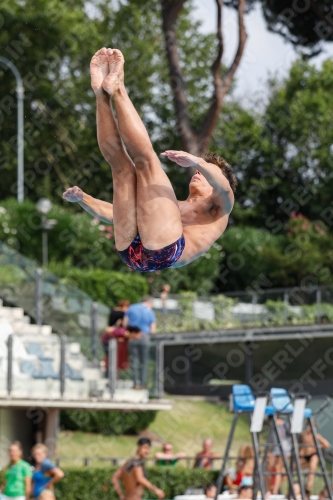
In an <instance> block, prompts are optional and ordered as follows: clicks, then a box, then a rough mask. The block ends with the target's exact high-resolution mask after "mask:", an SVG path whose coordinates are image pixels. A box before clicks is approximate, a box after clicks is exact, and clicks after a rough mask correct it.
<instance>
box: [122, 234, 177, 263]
mask: <svg viewBox="0 0 333 500" xmlns="http://www.w3.org/2000/svg"><path fill="white" fill-rule="evenodd" d="M184 248H185V238H184V236H183V235H182V236H181V237H180V238H179V239H178V240H177V241H176V242H175V243H171V245H168V246H166V247H164V248H161V249H160V250H148V249H147V248H144V246H143V245H142V242H141V238H140V236H137V237H136V238H135V240H134V241H133V242H132V243H131V245H130V246H129V247H128V248H126V250H121V251H118V250H117V252H118V254H119V256H120V258H121V260H122V261H123V262H125V264H126V265H127V266H128V267H130V268H131V269H134V270H135V271H141V272H147V271H160V270H162V269H167V268H168V267H171V266H173V264H175V263H176V262H177V260H178V259H179V258H180V257H181V255H182V253H183V251H184Z"/></svg>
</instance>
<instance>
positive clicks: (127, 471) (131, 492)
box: [120, 459, 143, 500]
mask: <svg viewBox="0 0 333 500" xmlns="http://www.w3.org/2000/svg"><path fill="white" fill-rule="evenodd" d="M134 469H135V467H133V459H130V460H128V461H127V462H126V463H125V464H124V465H123V467H122V471H121V476H120V479H121V481H122V483H123V486H124V490H125V498H126V500H141V499H142V493H143V488H142V486H141V485H140V484H138V482H137V480H136V475H135V470H134Z"/></svg>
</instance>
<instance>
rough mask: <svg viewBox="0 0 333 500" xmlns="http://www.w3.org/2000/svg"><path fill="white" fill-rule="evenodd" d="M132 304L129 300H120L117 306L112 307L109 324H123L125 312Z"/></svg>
mask: <svg viewBox="0 0 333 500" xmlns="http://www.w3.org/2000/svg"><path fill="white" fill-rule="evenodd" d="M129 306H130V301H129V300H124V299H123V300H120V301H119V302H118V304H117V305H116V307H113V308H111V309H110V315H109V326H123V319H124V316H125V313H126V312H127V310H128V308H129Z"/></svg>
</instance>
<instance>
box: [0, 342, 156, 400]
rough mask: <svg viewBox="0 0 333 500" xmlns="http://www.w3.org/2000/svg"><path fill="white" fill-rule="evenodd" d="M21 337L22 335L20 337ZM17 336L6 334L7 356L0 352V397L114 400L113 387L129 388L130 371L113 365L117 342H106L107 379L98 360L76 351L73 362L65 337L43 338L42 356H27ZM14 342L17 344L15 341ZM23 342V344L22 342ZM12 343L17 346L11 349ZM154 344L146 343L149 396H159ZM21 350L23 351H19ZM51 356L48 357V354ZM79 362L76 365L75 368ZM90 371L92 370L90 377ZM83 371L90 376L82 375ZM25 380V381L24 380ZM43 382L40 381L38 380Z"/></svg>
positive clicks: (114, 390)
mask: <svg viewBox="0 0 333 500" xmlns="http://www.w3.org/2000/svg"><path fill="white" fill-rule="evenodd" d="M23 340H24V337H23ZM23 340H22V337H21V336H17V335H15V334H10V335H8V338H7V341H6V343H7V356H4V353H2V354H1V357H0V364H1V368H2V370H3V364H2V363H3V361H4V366H6V376H5V377H0V397H12V396H15V397H23V398H26V397H31V396H33V397H34V398H37V399H44V398H46V399H49V398H55V399H62V398H67V399H68V398H69V399H89V398H96V397H97V398H98V397H101V398H105V397H108V398H109V399H111V400H112V399H114V397H115V394H116V391H117V389H124V386H125V388H127V389H128V388H131V383H130V384H127V385H126V381H128V382H131V381H130V372H129V371H128V370H127V371H126V373H124V371H119V370H118V368H117V365H118V363H117V341H116V340H115V339H111V340H110V341H109V357H108V378H106V377H105V374H104V367H102V366H101V363H94V362H92V361H89V360H87V359H86V358H85V356H84V355H83V354H82V353H81V352H78V353H76V354H75V356H74V361H73V359H72V358H71V353H70V352H69V347H70V343H69V342H68V339H67V337H66V336H64V335H63V336H61V337H60V338H59V337H57V336H55V335H54V336H52V337H50V338H47V341H48V343H49V346H48V350H47V352H46V353H45V354H46V355H45V356H44V355H41V354H36V355H31V354H30V355H29V354H26V353H25V352H24V351H25V349H24V342H23ZM15 342H17V344H15ZM22 344H23V345H22ZM15 345H16V347H17V348H19V349H21V352H20V353H17V352H15ZM157 347H158V346H157V345H156V344H150V345H149V358H148V370H147V371H148V380H147V383H148V386H147V388H148V390H149V396H150V397H154V398H156V397H159V398H162V397H163V387H162V389H161V388H160V392H159V388H158V386H157V380H158V377H157V374H160V373H162V372H163V370H162V368H161V365H158V363H159V362H160V361H159V358H158V356H157V355H156V349H157ZM22 351H23V352H22ZM50 355H51V357H50ZM78 361H79V364H80V368H77V369H74V368H73V366H72V364H73V365H74V366H76V367H77V362H78ZM91 371H93V372H94V375H93V377H92V378H91ZM87 372H89V373H90V375H87V376H86V375H85V374H86V373H87ZM28 381H29V383H28ZM41 381H43V382H41Z"/></svg>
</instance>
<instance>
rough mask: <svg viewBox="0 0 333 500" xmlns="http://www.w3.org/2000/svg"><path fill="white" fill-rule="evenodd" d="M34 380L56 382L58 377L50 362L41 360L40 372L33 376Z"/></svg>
mask: <svg viewBox="0 0 333 500" xmlns="http://www.w3.org/2000/svg"><path fill="white" fill-rule="evenodd" d="M34 378H36V379H47V378H53V379H54V380H58V379H59V375H58V374H57V373H56V372H55V371H54V368H53V365H52V363H51V362H50V361H43V360H41V362H40V372H39V373H38V374H36V375H34Z"/></svg>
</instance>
